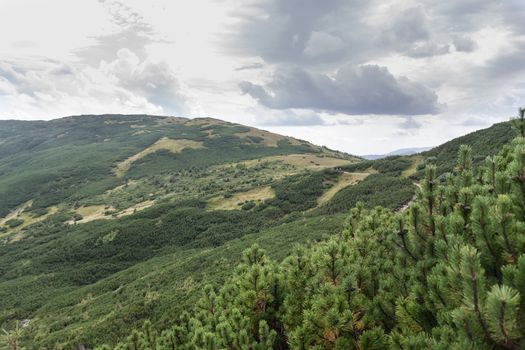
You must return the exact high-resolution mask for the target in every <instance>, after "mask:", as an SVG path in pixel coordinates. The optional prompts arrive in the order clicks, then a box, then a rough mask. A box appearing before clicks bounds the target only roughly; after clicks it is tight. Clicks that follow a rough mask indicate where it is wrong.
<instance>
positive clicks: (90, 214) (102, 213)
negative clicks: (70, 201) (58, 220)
mask: <svg viewBox="0 0 525 350" xmlns="http://www.w3.org/2000/svg"><path fill="white" fill-rule="evenodd" d="M114 210H115V208H113V207H108V206H106V205H90V206H87V207H80V208H77V209H76V210H75V212H76V213H77V214H79V215H80V216H82V219H81V220H77V221H76V223H77V224H83V223H86V222H90V221H94V220H100V219H111V218H112V216H111V215H106V212H108V211H109V212H110V211H114ZM68 223H69V224H72V223H74V221H68Z"/></svg>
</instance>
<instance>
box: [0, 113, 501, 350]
mask: <svg viewBox="0 0 525 350" xmlns="http://www.w3.org/2000/svg"><path fill="white" fill-rule="evenodd" d="M2 123H5V124H2ZM488 130H490V129H488ZM507 130H508V131H509V130H510V129H507ZM244 133H246V134H244ZM487 133H488V134H490V133H491V131H485V132H484V133H481V134H480V135H478V136H480V137H484V135H486V134H487ZM246 135H248V136H246ZM255 135H260V136H255ZM495 135H496V134H495ZM0 137H1V138H2V141H4V142H3V143H1V144H0V171H2V174H3V176H2V177H1V179H0V193H1V194H2V196H0V212H6V211H11V213H10V214H9V215H7V216H5V217H4V218H3V219H0V220H2V221H0V327H3V328H6V329H8V330H10V331H9V332H8V333H9V335H10V336H14V337H15V338H16V339H18V340H21V341H22V344H23V345H24V346H25V347H26V348H28V349H71V348H77V347H78V346H80V345H84V346H86V347H88V348H92V347H93V346H95V345H97V344H103V343H107V344H112V345H114V344H115V343H116V342H117V341H118V340H121V339H124V338H125V337H126V336H127V335H128V334H129V330H130V328H140V326H141V324H142V323H143V321H144V320H145V319H149V320H150V322H151V327H152V328H151V329H152V330H153V329H171V328H172V327H173V320H174V319H178V318H179V316H180V315H182V314H183V313H184V311H186V312H188V311H189V310H192V309H191V307H192V305H194V304H195V303H196V302H197V301H198V299H199V296H200V292H201V291H202V289H203V286H204V285H205V284H207V283H211V284H212V285H214V286H218V285H223V284H224V283H225V281H227V280H229V279H230V278H231V272H230V271H231V270H233V269H234V268H235V266H236V265H237V263H238V261H239V260H240V259H241V252H242V251H243V250H245V249H247V248H248V247H250V246H251V245H253V244H254V243H257V244H258V245H259V247H261V248H264V249H265V250H266V251H267V252H268V253H267V255H266V256H267V258H265V259H264V260H265V261H266V262H265V263H264V264H269V265H268V266H271V267H272V269H275V272H276V275H275V276H276V277H275V278H276V281H277V280H278V281H280V282H279V283H281V284H279V285H276V286H277V287H278V288H280V291H279V293H284V294H282V297H284V296H285V293H287V291H286V288H285V285H284V284H282V283H284V282H283V280H281V279H282V278H284V279H286V278H287V277H286V275H283V274H282V273H283V270H282V266H284V265H281V261H282V260H283V259H284V258H285V257H286V256H288V255H290V254H291V253H292V250H293V249H292V247H293V246H294V244H308V245H311V244H312V242H319V241H321V240H322V241H325V240H327V239H328V238H329V237H331V236H333V235H335V234H338V233H340V232H341V230H342V229H343V226H344V222H345V219H346V215H347V213H348V212H349V210H350V209H351V208H353V207H354V206H356V205H358V202H362V203H363V204H362V205H361V204H359V205H358V206H359V208H361V209H360V211H361V212H362V213H368V214H370V215H372V214H373V213H375V212H376V210H375V209H374V207H376V206H378V205H380V206H383V207H385V208H389V209H390V210H392V211H395V212H398V211H400V210H404V208H406V205H407V203H409V202H411V201H412V200H413V199H414V193H415V189H416V186H415V184H414V182H415V181H417V180H418V177H420V175H419V174H418V173H416V171H417V169H416V166H417V164H420V165H419V166H420V167H421V166H423V165H424V164H437V163H439V161H437V158H438V157H436V156H432V155H430V156H428V157H426V158H425V157H424V156H417V157H389V158H387V159H382V160H378V161H362V160H358V159H356V158H355V157H351V156H349V155H346V154H342V153H337V152H334V151H330V150H327V149H326V148H322V147H317V146H313V145H311V144H308V143H306V142H303V141H299V140H295V139H290V138H285V137H282V136H279V135H275V134H270V133H264V132H262V131H257V130H256V129H250V128H247V127H244V126H240V125H236V124H229V123H225V122H221V121H218V120H210V119H200V120H199V119H198V120H194V121H190V120H187V119H184V118H163V117H150V116H88V117H73V118H65V119H62V120H57V121H52V122H27V123H26V122H0ZM166 137H167V138H169V139H171V140H191V141H193V142H201V143H202V146H203V147H205V148H203V149H201V148H195V149H192V148H184V149H182V150H181V151H180V152H173V151H168V150H167V149H159V150H157V151H155V152H151V153H148V154H146V155H145V156H143V157H140V158H138V159H136V160H135V161H134V162H133V163H131V165H130V167H129V168H128V169H126V170H125V171H123V172H122V174H121V175H120V176H118V175H117V174H116V173H115V169H116V168H117V164H119V163H120V162H122V161H123V160H126V159H128V157H133V156H134V155H136V154H139V152H142V151H143V150H144V149H148V147H151V146H152V145H154V144H155V143H156V142H157V141H159V140H161V139H163V138H166ZM476 137H477V136H476ZM476 137H474V138H473V139H471V141H472V144H473V150H474V151H476V150H477V149H476V147H477V146H476V145H481V144H480V143H479V142H477V141H476V140H475V138H476ZM500 137H501V138H505V139H508V135H507V134H505V135H500ZM33 139H34V141H33ZM276 140H278V141H276ZM452 143H454V144H455V143H456V142H455V141H452ZM486 144H489V145H491V146H489V147H486V151H484V152H486V153H487V154H494V153H496V152H497V149H494V150H491V149H490V147H492V146H493V147H495V148H497V147H501V146H502V145H503V143H501V142H500V141H490V142H485V143H483V146H485V145H486ZM28 145H31V146H28ZM454 147H456V146H454ZM454 149H456V148H454ZM482 153H483V152H482ZM290 154H295V155H296V156H298V157H295V158H293V157H292V158H290V159H291V160H289V161H288V162H286V161H283V160H282V159H283V158H282V157H287V155H290ZM483 154H485V153H483ZM276 155H279V157H281V158H275V157H269V156H276ZM309 157H310V158H309ZM441 157H442V159H445V160H446V155H445V154H443V155H442V156H441ZM328 158H330V159H331V160H330V161H329V162H327V163H326V164H328V165H322V166H321V165H319V164H317V163H318V162H319V163H323V159H324V160H326V159H328ZM449 158H453V156H450V155H449ZM341 159H343V160H344V161H343V162H342V163H341ZM334 160H335V161H336V162H335V163H334V162H333V161H334ZM330 162H332V163H330ZM446 162H448V160H447V161H446ZM330 164H332V165H330ZM335 164H338V165H335ZM341 164H342V165H341ZM439 169H440V168H439V165H438V169H437V170H436V172H437V173H438V174H441V172H442V171H440V170H439ZM20 174H22V175H23V176H20ZM27 174H34V175H35V177H31V176H30V177H26V176H25V175H27ZM353 174H354V175H355V176H357V177H356V178H359V179H360V180H358V181H356V182H352V184H351V185H348V183H346V182H344V183H341V182H340V181H341V180H344V179H350V178H352V176H354V175H353ZM484 176H486V175H484ZM499 176H500V177H501V175H499ZM446 178H447V177H446V176H444V175H443V176H441V177H439V179H440V181H441V180H442V181H445V180H446ZM345 181H348V180H345ZM476 181H478V180H476ZM497 181H500V180H497ZM338 184H339V185H341V187H338V186H336V185H338ZM12 185H16V186H20V188H21V189H22V190H21V191H19V192H16V191H15V192H9V191H10V190H9V189H10V188H12V187H11V186H12ZM332 187H334V188H337V189H338V190H337V192H332V194H333V196H329V197H328V199H326V201H325V200H323V201H321V200H320V199H321V197H323V196H324V195H325V194H327V193H328V192H330V190H331V189H332ZM260 193H262V194H264V196H262V197H260V198H259V197H257V195H259V194H260ZM253 194H255V197H250V196H252V195H253ZM2 208H3V209H2ZM380 212H382V213H388V216H389V217H390V216H394V214H393V212H390V211H388V210H387V209H383V210H382V211H380ZM368 214H367V215H368ZM363 215H364V214H363ZM384 215H387V214H384ZM388 220H393V219H388ZM388 220H387V221H385V222H387V224H385V229H386V228H387V227H388V226H389V224H388V222H389V221H388ZM341 244H342V243H341ZM316 249H318V248H317V246H316V245H315V246H312V248H308V250H307V251H306V253H305V254H306V256H307V257H308V259H310V255H311V254H313V255H318V253H317V250H316ZM345 249H346V248H345ZM385 249H386V248H385ZM379 251H380V250H379ZM270 259H274V260H270ZM345 259H346V258H345ZM354 263H355V262H354ZM282 264H286V263H285V262H283V263H282ZM265 266H266V265H265ZM350 267H351V264H350V265H349V268H350ZM312 269H313V267H312ZM265 273H266V272H265ZM316 273H317V272H316ZM345 273H346V272H345ZM352 273H353V272H352ZM283 276H284V277H283ZM265 278H266V277H265ZM271 278H274V277H271ZM316 278H317V277H316ZM290 281H291V280H290ZM308 281H309V282H308V283H314V285H310V284H309V285H308V286H307V288H308V289H309V290H311V291H312V293H313V292H314V291H315V290H316V289H315V288H317V287H316V286H317V284H318V282H319V281H318V280H317V279H309V280H308ZM230 283H232V282H229V283H227V284H226V285H229V284H230ZM313 287H315V288H313ZM217 292H218V291H217V290H215V293H217ZM221 293H222V292H221ZM219 294H220V293H219ZM280 295H281V294H280ZM281 301H282V300H281ZM276 302H277V301H276ZM279 302H280V301H279ZM222 305H223V306H224V307H227V304H222ZM279 305H280V304H279ZM230 306H231V305H230ZM283 310H284V309H283V308H282V305H281V306H279V307H278V308H277V309H275V310H274V311H275V312H274V311H272V312H274V316H272V317H275V319H274V321H275V322H278V320H279V319H280V317H282V315H281V314H280V313H281V312H283ZM243 312H244V311H243ZM301 317H302V316H301ZM17 321H21V322H20V324H21V326H20V327H18V328H17V326H16V324H17ZM267 321H268V325H269V327H270V328H269V332H270V334H273V333H272V330H276V329H275V327H277V326H275V324H274V323H271V322H273V321H271V319H267ZM191 322H194V321H191ZM243 322H244V321H243ZM279 322H283V321H282V320H281V321H279ZM297 322H299V321H297ZM181 324H182V323H181ZM147 327H149V326H147ZM206 327H207V326H206ZM257 327H258V325H257ZM286 327H289V326H286ZM17 329H18V330H17ZM196 329H197V328H196ZM206 329H207V328H206ZM282 329H283V330H284V329H288V328H285V326H282ZM208 331H209V330H206V332H208ZM283 332H284V333H283ZM18 333H20V334H19V335H16V334H18ZM387 333H388V332H387ZM137 334H138V333H137ZM177 334H178V333H177ZM135 335H136V334H135ZM277 335H278V336H277V338H276V339H281V340H279V341H278V342H277V343H274V345H275V344H285V343H286V341H285V340H283V339H284V338H283V337H285V338H287V337H288V336H289V333H288V330H286V331H282V332H281V333H279V332H278V334H277ZM193 336H194V334H192V335H188V337H193ZM206 337H207V335H206ZM158 339H159V341H160V335H159V338H158ZM188 339H190V338H188ZM179 345H180V344H179ZM179 345H177V346H179ZM180 346H182V345H180ZM275 346H277V345H275ZM282 346H287V345H282ZM308 347H309V346H308Z"/></svg>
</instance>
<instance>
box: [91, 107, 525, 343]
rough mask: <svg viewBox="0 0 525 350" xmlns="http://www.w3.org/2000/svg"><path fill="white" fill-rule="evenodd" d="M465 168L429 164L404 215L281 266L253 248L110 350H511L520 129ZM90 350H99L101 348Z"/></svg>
mask: <svg viewBox="0 0 525 350" xmlns="http://www.w3.org/2000/svg"><path fill="white" fill-rule="evenodd" d="M512 125H513V127H514V129H515V131H516V133H517V137H516V138H515V139H514V140H513V141H512V142H511V143H509V144H507V145H505V146H504V148H503V149H502V150H501V152H500V153H499V154H497V155H495V156H492V157H487V158H486V159H485V162H484V164H482V165H480V166H478V167H474V166H473V162H472V158H473V154H472V149H471V148H470V147H468V146H461V147H460V149H459V154H458V155H457V162H456V165H455V167H454V168H453V171H452V172H451V173H445V174H442V175H439V176H437V175H436V167H435V166H434V165H432V164H429V165H427V166H426V168H425V176H424V178H423V179H422V181H421V183H420V190H419V191H418V193H417V200H416V201H415V202H414V203H413V204H412V205H410V207H409V208H408V209H407V210H406V211H404V212H397V213H396V212H393V211H391V210H388V209H385V208H382V207H376V208H373V209H365V207H364V206H363V204H362V203H359V204H357V206H356V207H355V208H353V209H352V210H351V211H350V213H349V215H348V218H347V220H346V224H345V228H344V230H343V231H342V232H341V233H340V234H339V235H338V236H335V237H332V238H330V239H329V240H327V241H325V242H321V243H318V244H314V245H311V246H307V247H305V246H298V247H296V248H295V250H294V252H293V253H292V254H291V255H290V256H288V257H287V258H286V259H285V260H284V261H282V262H281V263H277V262H275V261H272V260H271V259H269V258H268V257H267V255H266V254H265V252H264V250H262V249H260V248H259V247H258V246H253V247H251V248H250V249H248V250H246V251H245V252H244V254H243V257H242V261H241V262H240V264H239V265H238V266H237V268H236V270H235V272H234V274H233V276H232V277H231V278H230V279H229V280H228V281H227V283H225V284H224V285H223V286H221V287H220V288H217V286H207V287H206V288H205V289H204V290H203V291H202V296H201V298H200V299H199V301H198V302H197V303H196V304H195V306H194V307H193V308H190V309H188V310H187V311H186V312H183V313H181V314H180V315H173V326H172V327H171V328H169V329H166V330H156V329H154V328H153V327H152V325H151V323H150V322H149V321H146V322H145V323H144V326H143V327H142V328H141V329H137V330H134V331H133V332H132V333H131V334H130V335H129V336H128V338H127V340H126V341H125V342H123V343H120V344H119V345H117V346H116V348H115V349H137V350H138V349H144V350H146V349H159V350H160V349H361V350H364V349H523V348H524V347H525V322H524V320H525V234H524V232H525V118H524V110H520V117H519V118H517V119H514V120H513V121H512ZM99 349H109V347H107V346H101V347H99Z"/></svg>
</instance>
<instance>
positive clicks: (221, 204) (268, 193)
mask: <svg viewBox="0 0 525 350" xmlns="http://www.w3.org/2000/svg"><path fill="white" fill-rule="evenodd" d="M273 197H275V193H274V191H273V189H272V188H271V187H270V186H267V187H260V188H254V189H253V190H250V191H246V192H238V193H235V194H233V195H232V196H231V197H229V198H225V197H223V196H221V197H214V198H212V199H210V200H209V202H208V207H209V208H210V209H212V210H235V209H240V208H241V204H243V203H245V202H249V201H254V202H256V203H260V202H262V201H263V200H265V199H270V198H273Z"/></svg>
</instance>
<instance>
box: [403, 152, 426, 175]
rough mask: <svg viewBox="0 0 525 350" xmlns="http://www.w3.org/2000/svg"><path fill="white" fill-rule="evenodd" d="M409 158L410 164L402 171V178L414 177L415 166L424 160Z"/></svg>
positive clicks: (423, 158)
mask: <svg viewBox="0 0 525 350" xmlns="http://www.w3.org/2000/svg"><path fill="white" fill-rule="evenodd" d="M411 158H412V164H411V165H410V166H409V167H408V168H406V169H405V170H403V172H402V173H401V175H402V176H403V177H409V176H411V175H414V174H415V173H416V171H417V166H418V165H419V164H421V163H422V162H423V161H424V160H425V157H423V156H413V157H411Z"/></svg>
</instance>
